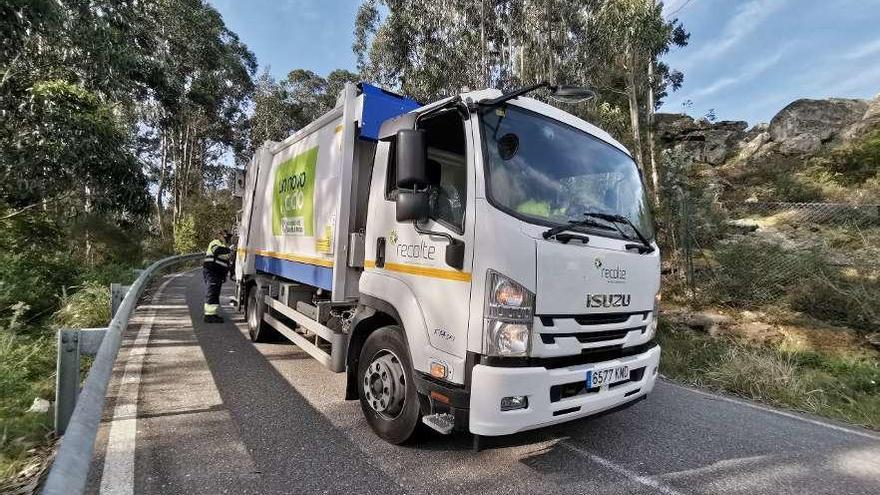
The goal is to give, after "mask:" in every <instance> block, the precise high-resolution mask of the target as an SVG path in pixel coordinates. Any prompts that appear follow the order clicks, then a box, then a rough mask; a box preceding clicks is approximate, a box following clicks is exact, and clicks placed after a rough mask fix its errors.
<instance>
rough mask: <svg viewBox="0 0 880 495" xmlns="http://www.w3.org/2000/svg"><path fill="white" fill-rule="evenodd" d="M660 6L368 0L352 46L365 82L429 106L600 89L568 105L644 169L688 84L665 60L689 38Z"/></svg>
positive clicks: (623, 0) (628, 0)
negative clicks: (475, 96) (503, 94)
mask: <svg viewBox="0 0 880 495" xmlns="http://www.w3.org/2000/svg"><path fill="white" fill-rule="evenodd" d="M661 10H662V5H660V4H658V3H656V2H654V1H653V0H585V1H584V0H580V1H578V0H481V1H480V2H474V1H466V0H453V1H450V0H426V1H423V2H417V3H416V2H409V1H405V0H366V1H364V2H363V3H362V4H361V7H360V9H359V10H358V14H357V16H356V19H355V30H354V34H355V41H354V44H353V45H352V48H353V49H354V51H355V53H356V54H357V57H358V68H359V69H360V70H361V72H362V73H363V74H364V77H365V78H367V79H369V80H375V81H378V82H379V83H380V84H384V85H388V86H390V87H392V88H395V89H397V90H399V91H401V92H403V93H406V94H408V95H411V96H413V97H415V98H417V99H420V100H423V101H430V100H433V99H435V98H438V97H440V96H443V95H448V94H454V93H458V92H459V91H460V90H461V88H462V87H471V88H478V87H485V86H489V87H497V88H501V89H508V88H512V87H516V86H523V85H525V84H531V83H535V82H540V81H549V82H551V83H564V84H576V85H583V86H589V87H592V88H596V89H597V90H598V92H599V97H598V98H596V99H595V100H593V101H591V102H588V103H582V104H578V105H563V106H564V107H565V109H566V110H567V111H569V112H572V113H574V114H577V115H579V116H581V117H583V118H585V119H587V120H592V121H594V122H597V123H599V124H600V125H601V126H603V127H604V128H606V129H608V130H609V131H610V132H611V133H612V134H613V135H615V136H616V137H617V138H618V139H621V140H622V141H624V142H627V143H628V144H630V145H631V149H632V150H633V153H634V155H635V156H636V160H637V161H638V162H639V165H640V166H643V165H644V163H643V162H644V160H643V159H642V156H643V149H644V148H645V147H646V145H645V143H644V142H643V139H642V135H643V134H644V131H645V130H648V137H649V139H648V141H649V142H650V141H653V139H652V137H653V136H652V135H651V133H650V123H651V120H652V115H653V111H654V109H655V108H657V107H659V105H660V104H661V102H662V99H663V98H664V97H665V96H666V95H667V93H668V91H669V90H675V89H678V87H679V86H680V85H681V82H682V80H683V75H682V74H681V73H680V72H677V71H675V70H672V69H670V67H668V66H667V65H666V64H664V63H662V62H658V61H657V59H658V57H659V56H661V55H662V54H663V53H665V52H666V51H668V50H669V48H670V47H671V46H682V45H684V44H685V43H686V42H687V38H688V34H687V32H686V31H685V30H684V29H683V27H682V26H681V24H680V23H678V21H677V20H672V21H667V20H665V19H664V18H663V17H662V14H661ZM383 13H384V15H382V14H383ZM534 96H535V97H537V98H539V99H546V98H547V96H546V94H541V93H536V94H535V95H534ZM652 100H653V101H652ZM555 104H557V105H559V103H555ZM624 112H627V113H628V117H629V118H628V119H626V118H625V113H624ZM627 120H628V121H627ZM624 131H625V132H624ZM647 148H649V149H650V150H651V156H652V162H653V146H650V145H649V146H647ZM651 170H652V179H653V180H652V184H653V185H654V189H655V190H656V189H657V187H656V182H657V179H656V177H653V176H654V175H656V174H655V173H654V172H653V171H654V170H656V167H653V166H652V167H651Z"/></svg>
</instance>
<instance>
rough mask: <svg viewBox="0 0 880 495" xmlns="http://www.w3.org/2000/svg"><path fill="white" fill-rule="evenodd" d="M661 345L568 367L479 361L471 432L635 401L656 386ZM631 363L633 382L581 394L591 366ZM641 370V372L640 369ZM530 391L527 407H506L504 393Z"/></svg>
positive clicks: (499, 431) (522, 426)
mask: <svg viewBox="0 0 880 495" xmlns="http://www.w3.org/2000/svg"><path fill="white" fill-rule="evenodd" d="M659 363H660V347H659V346H654V347H652V348H650V349H649V350H647V351H645V352H644V353H642V354H636V355H633V356H627V357H622V358H618V359H612V360H609V361H603V362H601V363H590V364H582V365H576V366H568V367H564V368H555V369H547V368H544V367H528V368H508V367H496V366H486V365H476V366H474V368H473V374H472V379H471V396H470V426H469V428H470V431H471V433H473V434H476V435H487V436H496V435H507V434H510V433H516V432H519V431H524V430H530V429H533V428H540V427H542V426H549V425H552V424H556V423H562V422H565V421H569V420H572V419H576V418H582V417H585V416H591V415H594V414H597V413H601V412H603V411H606V410H609V409H613V408H615V407H618V406H620V405H622V404H625V403H628V402H631V401H635V400H637V399H639V398H641V397H643V396H645V395H647V394H648V393H649V392H650V391H651V390H653V388H654V382H655V381H656V379H657V368H658V365H659ZM618 365H628V366H629V368H630V381H628V382H622V383H618V384H615V385H612V386H611V387H610V388H609V387H602V388H599V389H596V390H592V391H588V390H583V387H581V390H580V391H579V393H578V392H577V387H578V386H577V385H576V384H577V382H581V384H583V383H584V382H585V381H586V372H587V370H596V369H603V368H608V367H612V366H618ZM639 370H641V372H639ZM517 395H525V396H528V401H529V405H528V407H527V408H525V409H518V410H514V411H501V407H500V405H501V399H502V398H503V397H510V396H517Z"/></svg>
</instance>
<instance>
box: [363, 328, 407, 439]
mask: <svg viewBox="0 0 880 495" xmlns="http://www.w3.org/2000/svg"><path fill="white" fill-rule="evenodd" d="M358 377H359V383H358V397H359V398H360V402H361V409H362V410H363V411H364V416H365V417H366V418H367V423H369V424H370V427H371V428H372V429H373V431H374V432H376V434H377V435H379V436H380V437H381V438H382V439H383V440H385V441H387V442H389V443H393V444H401V443H404V442H406V441H407V440H409V439H411V438H412V437H413V436H414V434H415V433H416V430H417V428H418V426H419V421H420V419H421V411H420V407H419V396H418V391H417V390H416V384H415V381H414V380H413V371H412V363H411V362H410V359H409V351H408V349H407V345H406V340H405V339H404V336H403V332H402V331H401V330H400V327H397V326H387V327H382V328H380V329H378V330H376V331H375V332H373V333H371V334H370V336H369V337H367V341H366V342H364V347H363V348H362V349H361V355H360V359H359V361H358Z"/></svg>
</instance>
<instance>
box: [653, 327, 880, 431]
mask: <svg viewBox="0 0 880 495" xmlns="http://www.w3.org/2000/svg"><path fill="white" fill-rule="evenodd" d="M658 339H659V340H660V343H661V345H662V346H663V357H662V359H661V362H660V368H661V371H662V372H663V373H664V374H665V375H666V376H668V377H670V378H672V379H675V380H678V381H682V382H684V383H687V384H690V385H695V386H698V387H704V388H708V389H713V390H718V391H722V392H727V393H731V394H735V395H738V396H741V397H745V398H749V399H753V400H757V401H761V402H765V403H768V404H771V405H774V406H777V407H784V408H789V409H795V410H799V411H804V412H809V413H814V414H819V415H824V416H828V417H832V418H836V419H840V420H844V421H847V422H850V423H854V424H858V425H863V426H867V427H869V428H874V429H880V360H878V359H877V358H876V354H875V355H871V354H870V353H866V352H864V350H863V349H860V348H858V347H855V348H853V349H852V351H853V352H851V353H840V352H838V353H836V354H828V353H826V352H822V351H817V350H813V349H805V348H801V349H792V348H789V346H787V344H785V341H783V343H781V344H779V345H777V346H773V347H769V346H756V345H751V344H748V343H745V342H743V341H742V340H740V339H737V338H734V337H730V336H722V337H711V336H709V335H707V334H703V333H698V332H695V331H692V330H689V329H686V328H683V327H680V326H676V325H671V324H669V323H667V322H662V324H661V329H660V332H659V334H658Z"/></svg>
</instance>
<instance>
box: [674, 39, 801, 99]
mask: <svg viewBox="0 0 880 495" xmlns="http://www.w3.org/2000/svg"><path fill="white" fill-rule="evenodd" d="M790 46H791V44H788V45H785V46H783V47H782V48H780V49H779V50H777V51H776V53H774V54H772V55H770V56H769V57H766V58H764V59H761V60H758V61H757V62H755V63H753V64H750V65H747V66H745V67H743V68H742V69H740V70H738V71H737V74H736V75H735V76H729V77H724V78H721V79H718V80H716V81H715V82H713V83H712V84H710V85H708V86H706V87H703V88H700V89H698V90H697V91H694V92H693V93H691V94H690V95H688V96H689V98H690V99H692V100H699V98H703V97H706V96H710V95H713V94H715V93H717V92H719V91H721V90H722V89H726V88H729V87H731V86H736V85H738V84H742V83H744V82H748V81H751V80H752V79H754V78H756V77H758V76H759V75H761V74H762V73H764V71H766V70H767V69H769V68H771V67H773V66H774V65H776V63H778V62H779V61H780V60H781V59H782V56H783V55H785V52H786V51H788V49H789V47H790Z"/></svg>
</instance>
